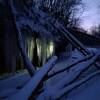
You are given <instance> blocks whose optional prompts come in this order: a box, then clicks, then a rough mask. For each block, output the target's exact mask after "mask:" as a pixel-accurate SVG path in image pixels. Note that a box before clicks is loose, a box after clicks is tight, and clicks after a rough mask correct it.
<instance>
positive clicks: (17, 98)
mask: <svg viewBox="0 0 100 100" xmlns="http://www.w3.org/2000/svg"><path fill="white" fill-rule="evenodd" d="M56 60H57V57H56V56H54V57H52V58H51V59H50V60H49V61H48V62H47V63H46V64H44V65H43V66H42V67H41V69H40V70H39V71H38V72H37V73H36V74H35V75H34V76H33V77H32V78H31V80H30V81H29V82H28V83H27V84H26V85H25V86H24V87H23V88H22V89H21V90H20V91H19V92H18V93H16V94H15V95H13V96H11V97H9V98H7V100H28V98H29V97H30V96H31V94H32V93H34V92H35V90H36V89H37V87H38V86H39V84H40V83H41V81H43V78H44V77H45V75H46V74H47V73H48V71H49V70H50V69H51V68H53V65H54V64H55V62H56Z"/></svg>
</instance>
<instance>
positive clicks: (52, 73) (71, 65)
mask: <svg viewBox="0 0 100 100" xmlns="http://www.w3.org/2000/svg"><path fill="white" fill-rule="evenodd" d="M92 57H93V55H88V56H86V57H83V58H81V59H79V60H77V61H75V62H73V63H71V64H70V65H68V66H66V67H65V68H62V69H60V70H58V71H54V70H51V71H50V72H49V73H48V75H47V77H46V78H47V79H48V78H51V77H53V76H55V75H57V74H59V73H62V72H64V71H66V70H69V69H70V68H72V67H75V66H76V65H77V64H79V63H81V62H83V61H87V60H89V59H90V58H92Z"/></svg>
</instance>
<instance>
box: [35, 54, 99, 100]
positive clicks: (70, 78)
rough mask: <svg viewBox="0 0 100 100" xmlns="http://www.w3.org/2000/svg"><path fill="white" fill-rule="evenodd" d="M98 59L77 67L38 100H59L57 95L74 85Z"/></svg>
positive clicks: (95, 58) (93, 58)
mask: <svg viewBox="0 0 100 100" xmlns="http://www.w3.org/2000/svg"><path fill="white" fill-rule="evenodd" d="M97 58H98V56H97V55H96V56H94V57H92V58H91V59H90V60H87V61H86V62H81V63H80V64H78V65H76V66H75V67H74V68H72V69H71V70H70V72H69V73H68V75H67V76H66V77H65V78H64V79H63V80H61V81H60V82H59V83H57V84H56V85H54V86H50V87H48V88H47V89H46V90H45V91H44V92H43V93H41V94H40V95H39V97H38V98H37V100H40V98H42V99H48V100H49V99H50V98H52V100H56V99H57V98H58V97H56V96H57V95H56V94H60V93H59V91H62V90H63V89H64V88H65V87H68V86H69V85H71V84H73V83H74V82H75V81H76V80H77V79H78V77H79V76H80V75H81V74H82V73H83V72H85V71H86V70H87V69H88V68H90V66H91V65H93V64H94V63H95V62H96V60H97ZM59 97H60V96H59ZM55 98H56V99H55Z"/></svg>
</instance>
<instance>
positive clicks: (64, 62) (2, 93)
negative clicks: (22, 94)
mask: <svg viewBox="0 0 100 100" xmlns="http://www.w3.org/2000/svg"><path fill="white" fill-rule="evenodd" d="M89 50H90V51H92V52H99V49H93V48H92V49H89ZM82 58H83V55H82V54H81V53H79V52H78V51H77V50H75V51H74V52H72V55H71V57H70V58H66V56H64V57H61V58H58V61H57V63H56V64H55V67H54V68H53V69H52V70H51V71H50V72H49V73H48V75H49V74H52V72H56V71H59V70H61V69H63V68H66V66H68V65H70V64H71V63H74V62H76V61H77V60H79V59H82ZM83 65H84V63H83ZM83 68H84V67H83ZM76 72H77V70H76ZM25 73H26V74H25ZM68 74H69V73H68V71H64V72H63V73H60V74H58V75H55V76H54V77H53V78H51V79H49V80H48V81H47V82H46V83H44V85H45V88H48V87H50V86H54V85H56V84H57V83H59V82H60V81H61V80H63V79H64V78H65V77H67V76H68ZM20 76H21V77H20ZM71 78H72V77H71ZM11 80H12V81H11ZM29 80H30V77H29V75H28V73H27V72H24V73H21V74H18V75H17V77H16V76H13V77H11V78H9V79H6V80H2V81H0V97H7V96H8V95H9V96H10V95H12V94H14V93H16V92H18V91H19V89H16V87H18V86H22V85H23V84H25V83H27V82H28V81H29ZM99 85H100V75H97V76H95V77H94V78H92V79H91V80H89V81H88V82H86V83H85V84H84V85H81V86H80V87H78V88H75V89H74V90H73V91H71V92H70V93H68V94H67V95H66V96H65V97H64V98H63V99H61V100H66V99H67V100H100V86H99ZM58 86H60V84H58ZM56 87H57V86H56ZM0 100H1V98H0Z"/></svg>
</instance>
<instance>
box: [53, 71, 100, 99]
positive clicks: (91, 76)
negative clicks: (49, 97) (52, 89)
mask: <svg viewBox="0 0 100 100" xmlns="http://www.w3.org/2000/svg"><path fill="white" fill-rule="evenodd" d="M97 74H100V70H98V71H95V72H93V73H92V74H90V75H88V76H87V77H85V78H83V79H81V80H79V81H78V82H75V83H73V84H71V85H69V86H68V87H65V88H64V89H63V90H61V91H59V93H57V94H55V97H54V98H55V99H54V100H57V99H59V98H61V97H62V96H64V95H66V94H68V93H69V92H71V91H72V90H73V89H75V88H77V87H79V86H80V85H82V84H84V83H85V82H87V81H89V80H90V79H91V78H93V77H94V76H96V75H97Z"/></svg>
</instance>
